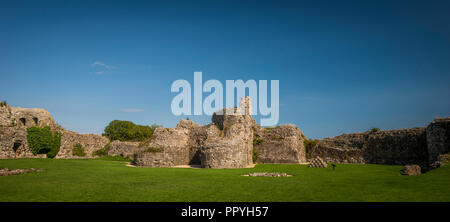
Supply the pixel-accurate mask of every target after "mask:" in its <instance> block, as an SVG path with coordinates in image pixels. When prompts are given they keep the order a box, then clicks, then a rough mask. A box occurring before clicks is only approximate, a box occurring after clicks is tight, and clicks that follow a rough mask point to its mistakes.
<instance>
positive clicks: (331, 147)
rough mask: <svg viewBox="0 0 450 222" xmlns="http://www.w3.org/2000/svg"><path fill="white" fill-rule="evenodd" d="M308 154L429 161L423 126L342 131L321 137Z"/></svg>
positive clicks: (359, 159)
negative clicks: (375, 130) (386, 129)
mask: <svg viewBox="0 0 450 222" xmlns="http://www.w3.org/2000/svg"><path fill="white" fill-rule="evenodd" d="M310 155H311V158H314V157H321V158H322V159H324V160H325V161H326V162H335V163H373V164H398V165H406V164H419V165H422V166H426V165H428V150H427V141H426V129H425V128H411V129H401V130H388V131H378V132H371V131H368V132H365V133H353V134H343V135H340V136H337V137H334V138H331V139H323V140H320V141H319V142H318V143H317V144H316V145H315V146H314V147H313V148H312V149H311V151H310Z"/></svg>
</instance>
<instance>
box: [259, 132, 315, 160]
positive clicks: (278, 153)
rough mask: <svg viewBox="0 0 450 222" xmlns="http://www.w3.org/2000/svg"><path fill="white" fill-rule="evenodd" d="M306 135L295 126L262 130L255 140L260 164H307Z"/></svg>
mask: <svg viewBox="0 0 450 222" xmlns="http://www.w3.org/2000/svg"><path fill="white" fill-rule="evenodd" d="M303 141H304V135H303V132H301V131H300V130H299V129H298V128H297V127H296V126H295V125H293V124H289V125H282V126H277V127H274V128H262V127H261V129H259V130H258V131H257V133H256V134H255V138H254V140H253V144H254V149H255V150H256V152H257V154H258V159H257V162H258V163H305V162H306V154H305V146H304V143H303Z"/></svg>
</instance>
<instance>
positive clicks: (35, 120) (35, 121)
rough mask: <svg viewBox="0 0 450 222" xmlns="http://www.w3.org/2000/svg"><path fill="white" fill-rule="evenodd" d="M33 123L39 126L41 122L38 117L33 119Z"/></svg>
mask: <svg viewBox="0 0 450 222" xmlns="http://www.w3.org/2000/svg"><path fill="white" fill-rule="evenodd" d="M33 121H34V125H37V124H38V122H39V120H38V118H37V117H33Z"/></svg>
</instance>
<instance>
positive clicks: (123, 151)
mask: <svg viewBox="0 0 450 222" xmlns="http://www.w3.org/2000/svg"><path fill="white" fill-rule="evenodd" d="M139 144H140V143H139V142H124V141H119V140H115V141H113V142H111V144H109V148H108V150H107V154H108V156H122V157H125V158H129V159H132V158H134V154H135V153H137V152H138V151H139V149H140V148H141V147H140V146H139Z"/></svg>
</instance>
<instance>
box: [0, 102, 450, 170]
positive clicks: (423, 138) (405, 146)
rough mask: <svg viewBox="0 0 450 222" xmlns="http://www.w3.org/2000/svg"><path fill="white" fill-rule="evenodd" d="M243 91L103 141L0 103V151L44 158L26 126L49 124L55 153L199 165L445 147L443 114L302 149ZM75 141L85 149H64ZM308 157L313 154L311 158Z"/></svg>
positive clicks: (415, 152) (388, 159) (448, 131)
mask: <svg viewBox="0 0 450 222" xmlns="http://www.w3.org/2000/svg"><path fill="white" fill-rule="evenodd" d="M250 113H251V102H250V98H249V97H245V98H242V100H241V103H240V105H239V107H234V108H226V109H222V110H219V111H217V112H215V113H214V114H213V116H212V121H211V123H210V124H207V125H204V126H200V125H199V124H197V123H195V122H193V121H190V120H181V121H180V122H179V123H178V124H177V126H176V127H174V128H163V127H160V128H157V129H156V130H155V131H154V133H153V136H152V138H151V139H150V140H148V141H144V142H124V141H109V139H108V138H107V137H105V136H102V135H95V134H78V133H76V132H71V131H68V130H65V129H64V128H62V127H61V126H59V125H58V124H57V123H56V122H55V121H54V119H53V118H52V116H51V115H50V113H49V112H47V111H46V110H44V109H25V108H20V107H10V106H8V105H7V104H6V105H3V106H0V158H3V159H4V158H45V155H42V154H40V155H33V153H32V152H31V150H30V149H29V147H28V144H27V131H26V129H27V128H28V127H31V126H49V127H50V128H51V129H52V130H53V131H58V132H60V133H61V135H62V137H61V147H60V151H59V153H58V154H57V155H56V157H55V158H61V159H68V158H94V157H96V156H95V155H96V154H95V153H96V151H98V150H104V151H105V153H106V154H107V155H110V156H118V155H120V156H123V157H127V158H130V159H133V160H134V162H133V164H135V165H136V166H148V167H171V166H179V165H198V166H201V167H203V168H245V167H250V166H252V165H253V164H254V163H280V164H281V163H290V164H302V163H307V162H309V160H308V159H307V156H308V157H309V158H312V159H313V160H314V159H321V160H323V162H324V163H326V162H333V163H375V164H399V165H405V164H418V165H420V166H422V167H425V168H427V167H431V168H432V167H436V166H440V165H441V162H440V161H441V160H442V157H441V155H443V154H447V153H449V151H450V118H442V119H440V118H437V119H435V120H434V121H433V122H432V123H430V124H429V125H428V127H422V128H411V129H401V130H387V131H367V132H364V133H352V134H343V135H340V136H337V137H334V138H325V139H322V140H319V141H318V143H317V144H315V145H314V146H313V147H311V148H309V150H308V151H306V150H305V145H304V142H305V139H306V137H305V135H304V134H303V132H302V131H301V130H299V129H298V128H297V126H295V125H293V124H287V125H281V126H276V127H261V126H259V125H258V124H257V123H256V121H255V120H254V119H253V118H252V117H251V115H250ZM75 144H80V145H81V146H82V147H83V149H84V152H85V153H86V156H85V157H79V156H75V155H73V153H72V149H73V147H74V145H75ZM313 162H314V161H313Z"/></svg>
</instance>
